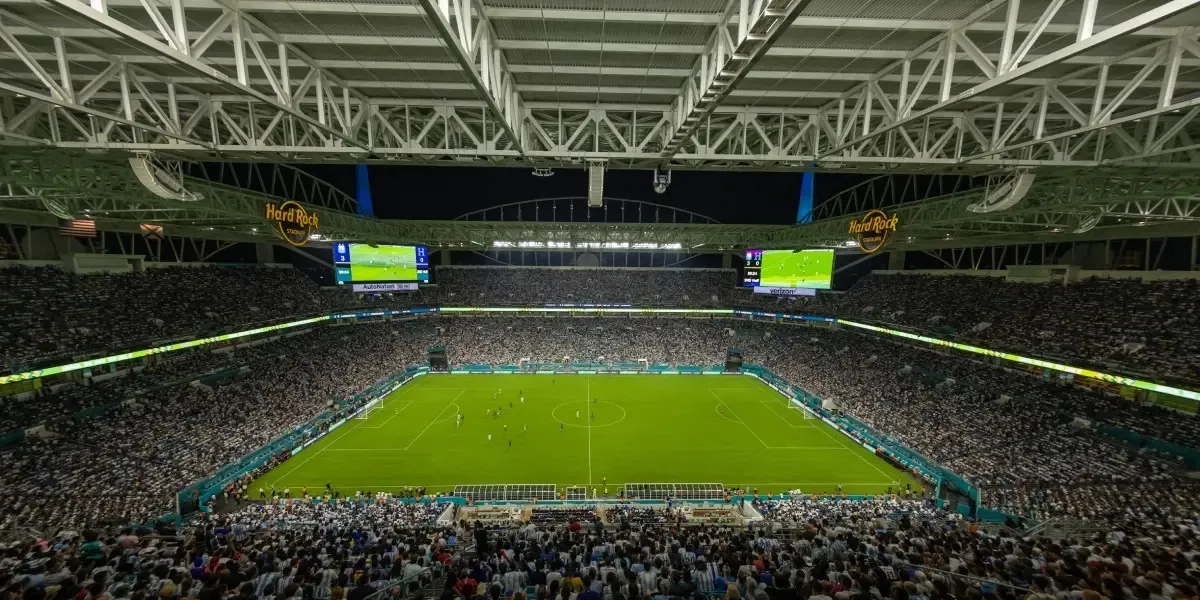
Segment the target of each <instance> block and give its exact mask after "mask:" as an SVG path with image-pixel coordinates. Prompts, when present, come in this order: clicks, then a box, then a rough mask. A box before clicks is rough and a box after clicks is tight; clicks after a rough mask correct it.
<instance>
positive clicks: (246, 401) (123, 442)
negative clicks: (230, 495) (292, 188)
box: [0, 324, 424, 527]
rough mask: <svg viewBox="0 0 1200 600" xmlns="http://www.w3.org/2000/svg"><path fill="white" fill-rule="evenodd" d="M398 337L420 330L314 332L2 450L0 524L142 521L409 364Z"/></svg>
mask: <svg viewBox="0 0 1200 600" xmlns="http://www.w3.org/2000/svg"><path fill="white" fill-rule="evenodd" d="M402 330H403V331H408V332H410V333H412V334H413V335H417V333H418V332H420V331H421V329H420V327H408V328H399V327H396V326H393V325H390V324H363V325H359V326H356V327H353V328H348V327H327V328H321V329H318V330H316V331H314V332H313V333H311V334H308V335H307V336H298V337H297V338H288V339H290V340H298V339H299V338H304V340H303V341H301V342H298V343H294V344H287V345H285V346H281V347H279V348H273V350H278V351H281V353H280V354H278V355H276V356H274V357H273V360H271V361H269V362H264V363H262V364H261V366H260V367H259V368H251V369H249V370H248V371H247V372H245V373H242V374H241V375H240V376H238V377H235V378H232V379H228V380H226V381H224V382H221V383H217V384H214V385H213V386H212V387H211V388H209V389H205V388H203V387H196V386H192V385H182V386H178V387H176V388H173V389H172V390H170V391H169V392H165V393H162V394H156V395H155V396H154V397H152V398H151V397H147V398H144V399H142V400H141V401H139V402H135V403H132V404H123V405H120V406H118V407H116V408H114V409H113V410H111V411H109V412H107V413H105V414H102V415H100V416H97V417H95V418H91V419H87V420H82V421H73V420H68V421H63V422H59V423H56V424H54V425H53V426H52V428H51V429H52V435H51V436H49V437H45V438H43V437H40V436H33V437H31V438H29V439H28V440H27V441H26V442H25V443H22V444H18V445H14V446H9V447H6V448H3V449H0V463H3V464H4V465H5V467H6V468H5V469H4V471H3V472H0V514H2V517H0V519H3V522H2V523H0V526H2V525H11V524H22V523H34V524H41V525H45V526H63V527H68V526H69V527H80V526H84V525H87V524H89V523H94V522H103V521H117V522H125V523H128V522H145V521H148V520H152V519H154V518H157V517H159V516H161V515H163V514H166V513H169V512H171V511H172V510H173V508H174V494H175V492H176V491H177V490H179V489H180V488H182V487H184V486H185V485H187V484H189V483H191V482H193V481H196V480H199V479H202V478H204V477H206V476H208V475H209V474H211V473H213V472H215V471H216V470H217V469H218V468H220V467H222V466H224V465H226V464H228V463H230V462H232V461H234V460H236V459H238V458H240V457H241V456H243V455H244V454H246V453H247V452H249V451H250V450H253V449H254V448H257V447H259V446H261V445H263V444H265V443H267V442H269V441H271V440H273V439H275V438H276V437H278V436H279V435H281V434H283V433H286V432H289V431H292V430H293V429H295V428H296V427H298V426H299V425H301V424H304V423H307V422H308V421H309V420H311V419H312V418H313V417H314V416H316V415H317V414H319V413H321V412H322V411H323V410H325V409H326V408H327V407H329V406H330V405H331V404H332V403H334V402H336V401H339V400H341V399H345V398H349V397H351V396H353V395H354V394H356V393H358V392H360V391H362V390H364V389H366V388H367V387H369V386H370V385H372V384H373V383H375V382H377V381H379V380H381V379H384V378H385V377H387V376H390V375H392V374H394V373H398V372H401V371H403V370H404V368H405V367H407V366H410V365H413V364H416V363H418V362H419V361H420V360H421V358H422V354H423V350H418V348H424V346H417V345H414V344H413V343H412V338H408V337H405V336H403V335H397V333H399V332H401V331H402ZM268 347H269V346H268ZM313 347H318V348H320V349H321V351H320V352H312V348H313ZM364 358H365V359H366V360H363V359H364ZM242 492H243V493H245V490H243V491H242Z"/></svg>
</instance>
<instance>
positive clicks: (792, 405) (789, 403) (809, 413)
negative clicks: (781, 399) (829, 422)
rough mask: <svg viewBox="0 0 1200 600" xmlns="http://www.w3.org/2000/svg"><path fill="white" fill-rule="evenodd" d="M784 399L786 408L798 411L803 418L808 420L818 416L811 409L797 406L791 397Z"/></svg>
mask: <svg viewBox="0 0 1200 600" xmlns="http://www.w3.org/2000/svg"><path fill="white" fill-rule="evenodd" d="M785 401H786V402H787V406H788V408H790V409H792V410H794V411H796V412H798V413H800V415H801V418H803V419H804V420H805V421H809V420H812V419H816V418H818V417H817V415H816V414H814V413H813V411H811V410H809V409H807V408H804V407H802V406H798V405H797V404H796V403H795V402H794V401H793V400H792V399H791V398H786V399H785Z"/></svg>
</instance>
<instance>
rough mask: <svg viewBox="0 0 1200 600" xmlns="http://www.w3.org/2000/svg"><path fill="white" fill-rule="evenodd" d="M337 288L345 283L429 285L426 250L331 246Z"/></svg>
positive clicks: (355, 245)
mask: <svg viewBox="0 0 1200 600" xmlns="http://www.w3.org/2000/svg"><path fill="white" fill-rule="evenodd" d="M333 266H334V270H335V271H336V279H337V282H338V285H344V284H347V283H429V248H426V247H425V246H387V245H378V246H375V245H371V244H351V243H349V242H334V244H333Z"/></svg>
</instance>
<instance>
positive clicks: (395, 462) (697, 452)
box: [250, 374, 916, 494]
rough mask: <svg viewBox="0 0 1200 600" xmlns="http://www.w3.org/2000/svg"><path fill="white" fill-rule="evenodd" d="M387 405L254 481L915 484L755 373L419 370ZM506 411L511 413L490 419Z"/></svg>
mask: <svg viewBox="0 0 1200 600" xmlns="http://www.w3.org/2000/svg"><path fill="white" fill-rule="evenodd" d="M499 388H503V391H502V392H501V394H500V396H499V398H496V397H495V394H496V391H497V389H499ZM522 393H523V395H524V397H525V401H524V402H521V400H520V398H521V395H522ZM376 407H377V408H374V409H373V412H371V413H370V415H369V418H367V419H365V420H359V419H355V420H351V421H349V422H347V423H345V424H344V425H342V426H341V427H340V428H338V429H335V430H334V431H332V432H331V433H329V434H328V435H326V436H325V437H324V438H322V439H321V440H319V441H318V442H316V443H314V444H313V445H312V446H309V447H308V448H306V449H305V450H303V451H302V452H300V453H298V454H296V455H295V456H293V457H292V458H290V459H289V460H287V461H286V462H284V463H283V464H282V465H280V466H278V467H276V468H275V469H273V470H272V471H271V472H269V473H267V474H265V475H264V476H263V477H261V478H260V479H259V480H258V481H256V482H254V483H253V484H252V486H251V488H250V489H251V490H254V493H255V494H257V490H258V488H259V487H263V488H265V489H267V490H270V489H272V488H274V489H279V490H282V489H284V488H291V489H292V491H293V494H295V493H297V492H298V491H299V489H300V488H301V487H307V488H308V489H309V490H310V492H312V493H317V492H318V491H319V490H322V489H323V488H324V487H325V484H326V483H331V484H332V485H333V487H335V488H337V489H339V490H341V491H342V493H344V494H346V493H348V494H353V493H354V492H355V491H363V492H366V491H367V490H370V491H373V492H374V491H395V490H399V489H401V488H405V487H415V486H425V487H427V488H428V489H429V490H430V491H436V492H447V491H450V489H451V488H452V487H453V486H455V485H472V484H499V483H503V484H518V483H526V484H536V483H540V484H551V483H552V484H555V485H557V486H558V487H559V489H560V490H561V489H562V488H563V487H565V486H569V485H587V486H589V489H590V488H591V487H597V488H600V487H601V482H602V481H603V478H607V479H608V490H609V493H610V494H616V493H617V492H618V490H619V487H618V486H620V485H621V484H624V483H722V484H725V485H726V486H729V487H740V486H746V487H757V488H759V491H760V492H781V491H786V490H792V489H797V488H798V489H800V490H802V491H803V492H805V493H810V492H812V493H817V492H833V491H835V490H836V489H837V486H838V484H842V486H843V489H844V490H845V492H846V493H850V494H870V493H881V492H884V491H885V490H886V489H887V488H888V487H889V486H893V485H896V482H905V483H909V482H912V483H914V486H915V485H916V483H915V481H914V480H913V479H912V478H911V476H910V475H908V474H907V473H904V472H902V471H899V470H897V469H895V468H894V467H892V466H891V465H889V464H888V463H886V462H885V461H883V460H882V459H880V458H878V457H876V456H875V455H873V454H872V453H870V452H868V451H867V450H866V449H865V448H863V447H862V446H860V445H858V444H856V443H855V442H854V441H853V440H851V439H849V438H847V437H845V436H844V435H842V434H840V433H838V432H837V431H836V430H834V429H832V428H830V427H829V426H828V425H826V424H825V423H824V422H822V421H820V420H819V419H805V418H804V417H803V414H802V413H801V412H800V411H799V410H798V409H796V408H791V407H790V406H789V404H788V401H787V400H786V399H785V398H784V397H783V396H781V395H780V394H779V393H778V392H776V391H774V390H773V389H771V388H770V387H768V386H767V385H766V384H763V383H761V382H759V381H758V380H756V379H754V378H751V377H745V376H743V377H736V376H719V377H713V376H666V375H657V376H650V375H534V374H514V375H474V374H472V375H447V374H436V375H427V376H424V377H419V378H417V379H416V380H414V381H412V382H410V383H408V384H407V385H405V386H404V387H401V388H400V389H398V390H396V391H395V392H392V394H390V395H389V396H388V397H386V398H384V399H383V400H381V401H380V402H379V403H378V404H376ZM497 408H499V409H500V416H498V417H495V416H488V410H491V411H492V412H493V413H494V412H495V411H496V409H497ZM459 413H462V414H463V415H464V419H463V422H462V424H461V426H459V425H457V424H456V415H457V414H459ZM593 414H594V417H592V415H593ZM589 420H590V424H589ZM506 427H507V429H506ZM489 436H491V439H490V440H489V439H488V438H489ZM510 440H511V446H510V444H509V442H510Z"/></svg>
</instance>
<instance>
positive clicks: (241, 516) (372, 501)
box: [221, 494, 450, 531]
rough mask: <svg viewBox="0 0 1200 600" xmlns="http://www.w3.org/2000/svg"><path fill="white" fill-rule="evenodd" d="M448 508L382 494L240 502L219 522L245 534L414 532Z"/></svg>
mask: <svg viewBox="0 0 1200 600" xmlns="http://www.w3.org/2000/svg"><path fill="white" fill-rule="evenodd" d="M448 506H450V505H449V504H448V503H446V502H403V501H401V500H399V499H396V498H391V497H388V496H386V495H382V494H381V495H379V496H377V497H373V498H365V499H355V498H344V499H322V498H317V499H315V500H314V499H311V498H296V499H292V500H278V501H274V502H264V503H259V502H250V503H244V504H243V505H242V506H240V507H239V508H237V509H236V510H234V511H231V512H227V513H224V514H223V515H222V517H221V519H222V521H223V522H224V523H226V524H228V525H231V526H233V527H235V528H239V529H242V530H245V531H254V530H257V529H271V528H275V529H303V528H314V527H315V528H320V529H334V530H339V529H341V530H353V529H363V528H374V527H379V526H387V527H394V528H402V529H415V528H426V527H433V526H434V525H436V524H437V520H438V516H439V515H441V514H442V513H443V512H445V510H446V508H447V507H448Z"/></svg>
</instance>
